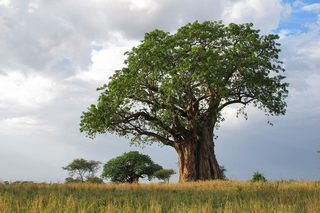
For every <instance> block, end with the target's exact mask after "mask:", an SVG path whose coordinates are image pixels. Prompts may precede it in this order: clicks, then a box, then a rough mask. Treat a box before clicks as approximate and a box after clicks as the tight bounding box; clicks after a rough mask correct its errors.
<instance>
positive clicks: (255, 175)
mask: <svg viewBox="0 0 320 213" xmlns="http://www.w3.org/2000/svg"><path fill="white" fill-rule="evenodd" d="M251 181H252V182H266V181H267V179H266V178H265V177H264V175H263V174H261V173H260V172H258V171H256V172H255V173H253V175H252V178H251Z"/></svg>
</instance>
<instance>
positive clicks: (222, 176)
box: [220, 166, 228, 180]
mask: <svg viewBox="0 0 320 213" xmlns="http://www.w3.org/2000/svg"><path fill="white" fill-rule="evenodd" d="M220 171H221V179H222V180H228V178H227V176H226V171H227V169H226V168H224V166H220Z"/></svg>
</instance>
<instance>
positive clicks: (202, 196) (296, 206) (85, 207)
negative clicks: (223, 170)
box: [0, 181, 320, 213]
mask: <svg viewBox="0 0 320 213" xmlns="http://www.w3.org/2000/svg"><path fill="white" fill-rule="evenodd" d="M0 212H141V213H142V212H194V213H201V212H227V213H228V212H230V213H231V212H257V213H258V212H259V213H262V212H286V213H287V212H299V213H300V212H311V213H312V212H314V213H316V212H320V182H311V181H280V182H267V183H251V182H247V181H205V182H194V183H179V184H174V183H172V184H157V183H150V184H8V185H3V184H2V185H0Z"/></svg>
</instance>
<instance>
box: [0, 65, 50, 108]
mask: <svg viewBox="0 0 320 213" xmlns="http://www.w3.org/2000/svg"><path fill="white" fill-rule="evenodd" d="M55 91H56V89H55V83H54V82H53V81H52V80H51V79H49V78H46V77H44V76H41V75H38V74H24V73H21V72H18V71H10V72H7V73H6V74H4V75H3V74H2V75H1V74H0V107H1V108H7V107H11V106H12V105H14V106H16V105H19V106H21V107H26V108H40V107H42V106H43V105H45V104H48V103H49V102H50V101H52V100H53V99H54V97H55Z"/></svg>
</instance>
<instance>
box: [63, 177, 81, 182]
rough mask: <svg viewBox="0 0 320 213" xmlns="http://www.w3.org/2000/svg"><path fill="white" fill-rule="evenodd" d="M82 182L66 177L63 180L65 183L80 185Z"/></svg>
mask: <svg viewBox="0 0 320 213" xmlns="http://www.w3.org/2000/svg"><path fill="white" fill-rule="evenodd" d="M81 182H82V181H81V180H80V179H76V178H72V177H67V178H66V179H65V183H81Z"/></svg>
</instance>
